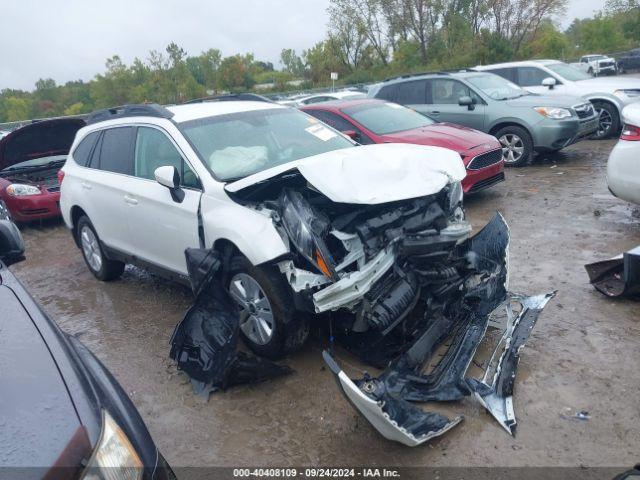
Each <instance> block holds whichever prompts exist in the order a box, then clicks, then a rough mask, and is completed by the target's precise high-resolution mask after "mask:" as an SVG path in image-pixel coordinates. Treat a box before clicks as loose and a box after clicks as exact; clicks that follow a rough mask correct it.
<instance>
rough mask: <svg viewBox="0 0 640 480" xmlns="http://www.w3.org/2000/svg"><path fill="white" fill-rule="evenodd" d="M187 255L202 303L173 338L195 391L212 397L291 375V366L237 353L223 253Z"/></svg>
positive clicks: (234, 316) (176, 356)
mask: <svg viewBox="0 0 640 480" xmlns="http://www.w3.org/2000/svg"><path fill="white" fill-rule="evenodd" d="M185 256H186V259H187V267H188V271H189V279H190V281H191V288H192V290H193V292H194V294H195V295H196V301H195V303H194V305H193V306H192V307H191V308H190V309H189V310H188V311H187V313H186V315H185V316H184V318H183V319H182V321H181V322H180V323H179V324H178V325H177V326H176V328H175V330H174V332H173V335H172V336H171V342H170V343H171V351H170V354H169V356H170V357H171V358H172V359H174V360H175V361H177V362H178V369H180V370H182V371H184V372H185V373H186V374H187V375H189V377H190V378H191V385H192V386H193V389H194V391H195V392H196V393H197V394H200V395H202V396H204V397H205V398H208V396H209V394H210V393H212V392H214V391H216V390H220V389H222V390H224V389H226V388H228V387H231V386H234V385H240V384H244V383H258V382H262V381H265V380H268V379H271V378H274V377H278V376H282V375H286V374H288V373H291V372H292V370H291V369H290V368H289V367H287V366H282V365H278V364H276V363H273V362H271V361H269V360H266V359H263V358H259V357H256V356H253V355H250V354H247V353H244V352H238V351H237V343H238V335H239V318H238V313H237V309H236V308H235V306H234V305H233V303H231V300H230V298H229V295H228V293H227V291H226V290H225V289H224V288H223V286H222V284H221V282H220V281H219V279H218V276H217V275H216V274H217V272H218V271H219V269H220V266H221V261H220V258H219V256H218V253H217V252H216V251H215V250H205V249H196V248H193V249H187V250H186V251H185Z"/></svg>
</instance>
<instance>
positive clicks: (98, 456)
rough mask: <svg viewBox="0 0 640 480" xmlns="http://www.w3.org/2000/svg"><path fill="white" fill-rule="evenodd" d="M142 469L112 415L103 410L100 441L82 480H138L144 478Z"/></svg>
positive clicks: (129, 443) (135, 454)
mask: <svg viewBox="0 0 640 480" xmlns="http://www.w3.org/2000/svg"><path fill="white" fill-rule="evenodd" d="M142 469H143V465H142V461H141V460H140V457H139V456H138V454H137V453H136V451H135V449H134V448H133V445H131V442H130V441H129V439H128V438H127V436H126V435H125V433H124V432H123V431H122V429H121V428H120V427H119V426H118V424H117V423H116V421H115V420H114V419H113V418H111V415H109V414H108V413H107V412H106V411H105V410H103V411H102V433H101V434H100V440H98V445H97V446H96V449H95V450H94V452H93V455H92V456H91V458H90V459H89V464H88V465H87V468H86V469H85V471H84V475H83V476H82V480H111V479H114V480H115V479H122V480H125V479H126V480H138V479H140V478H142Z"/></svg>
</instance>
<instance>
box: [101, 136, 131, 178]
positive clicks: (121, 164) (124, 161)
mask: <svg viewBox="0 0 640 480" xmlns="http://www.w3.org/2000/svg"><path fill="white" fill-rule="evenodd" d="M132 146H133V128H132V127H118V128H110V129H108V130H105V131H104V133H103V134H102V146H101V148H100V167H99V168H100V170H105V171H107V172H114V173H123V174H125V175H132V174H133V152H132V150H133V148H132ZM92 164H93V162H92Z"/></svg>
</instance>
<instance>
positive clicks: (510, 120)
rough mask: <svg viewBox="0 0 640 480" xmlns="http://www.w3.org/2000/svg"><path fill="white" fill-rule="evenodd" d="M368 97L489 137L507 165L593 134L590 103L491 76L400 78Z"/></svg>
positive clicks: (594, 119)
mask: <svg viewBox="0 0 640 480" xmlns="http://www.w3.org/2000/svg"><path fill="white" fill-rule="evenodd" d="M369 96H370V97H375V98H381V99H385V100H389V101H392V102H396V103H400V104H403V105H406V106H409V107H411V108H413V109H415V110H417V111H418V112H420V113H422V114H425V115H427V116H429V117H431V118H433V119H434V120H439V121H442V122H449V123H457V124H460V125H465V126H467V127H471V128H475V129H476V130H480V131H483V132H487V133H490V134H491V135H494V136H495V137H497V138H498V140H500V143H501V144H502V152H503V156H504V161H505V164H506V165H509V166H516V167H517V166H523V165H527V164H528V163H529V162H530V161H531V159H532V157H533V153H534V152H549V151H557V150H560V149H562V148H564V147H567V146H569V145H571V144H572V143H574V142H576V141H578V140H581V139H582V138H585V137H587V136H589V135H591V134H592V133H594V132H595V131H596V129H597V126H598V121H597V116H596V112H595V111H594V109H593V106H592V105H591V103H589V102H587V101H585V100H584V99H582V98H579V97H563V98H558V97H549V96H543V95H536V94H532V93H530V92H528V91H527V90H524V89H522V88H520V87H519V86H518V85H516V84H514V83H512V82H510V81H507V80H505V79H503V78H502V77H499V76H498V75H494V74H491V73H482V72H474V71H464V72H456V73H445V72H438V73H428V74H419V75H405V76H402V77H397V78H392V79H389V80H385V81H384V82H382V83H379V84H377V85H373V86H372V87H371V88H370V90H369Z"/></svg>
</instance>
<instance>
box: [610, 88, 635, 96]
mask: <svg viewBox="0 0 640 480" xmlns="http://www.w3.org/2000/svg"><path fill="white" fill-rule="evenodd" d="M613 94H614V95H615V96H616V97H629V98H636V97H640V89H623V90H616V91H615V92H613Z"/></svg>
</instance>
